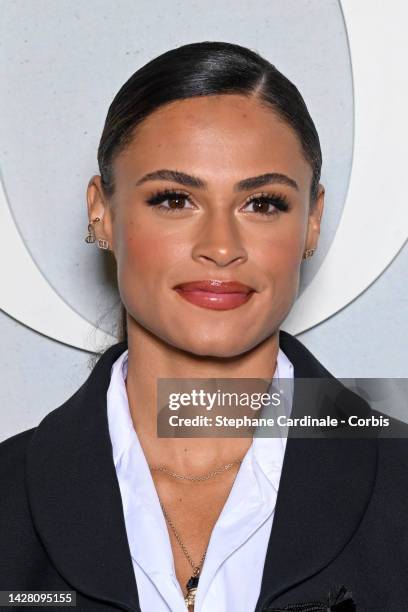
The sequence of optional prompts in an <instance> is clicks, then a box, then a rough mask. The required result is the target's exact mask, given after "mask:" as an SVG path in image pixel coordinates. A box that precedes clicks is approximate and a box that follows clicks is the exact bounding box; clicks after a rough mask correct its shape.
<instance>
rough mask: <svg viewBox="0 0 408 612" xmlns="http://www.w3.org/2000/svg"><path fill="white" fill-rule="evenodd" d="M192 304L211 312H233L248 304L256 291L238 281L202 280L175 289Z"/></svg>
mask: <svg viewBox="0 0 408 612" xmlns="http://www.w3.org/2000/svg"><path fill="white" fill-rule="evenodd" d="M174 290H175V291H176V292H177V293H178V295H179V296H180V297H182V298H183V299H185V300H187V301H188V302H190V303H191V304H195V305H196V306H200V307H201V308H209V309H211V310H232V309H233V308H238V307H239V306H242V305H243V304H246V303H247V302H248V301H249V300H250V299H251V297H252V296H253V294H254V293H255V289H253V288H252V287H249V286H248V285H243V284H242V283H239V282H237V281H220V280H200V281H193V282H190V283H181V284H180V285H177V286H176V287H174Z"/></svg>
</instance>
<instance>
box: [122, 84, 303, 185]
mask: <svg viewBox="0 0 408 612" xmlns="http://www.w3.org/2000/svg"><path fill="white" fill-rule="evenodd" d="M115 166H116V168H115V173H117V174H116V176H117V179H118V180H120V178H121V177H122V178H124V179H125V178H126V174H127V173H129V172H131V173H132V175H133V177H135V173H136V175H139V174H144V173H145V172H151V171H153V170H155V169H157V168H170V169H177V170H181V171H185V172H190V173H194V174H196V175H199V176H206V177H207V178H208V180H209V181H211V180H214V181H216V180H217V178H219V179H220V180H223V181H225V180H226V179H227V178H231V180H239V179H241V178H245V177H246V176H254V175H256V174H261V173H262V172H265V173H266V172H282V173H285V174H289V175H290V174H292V175H295V177H294V178H296V180H297V182H298V183H299V184H300V186H301V187H302V184H304V187H305V189H306V188H309V186H310V180H311V168H310V165H309V164H308V162H307V160H306V159H305V157H304V154H303V151H302V148H301V144H300V141H299V138H298V136H297V134H296V132H295V131H294V130H293V129H292V128H291V127H290V126H289V125H288V124H287V123H286V122H285V121H284V120H283V119H282V118H281V117H279V116H278V115H277V114H276V113H275V112H274V111H273V110H272V109H271V108H269V107H267V106H265V105H264V104H262V103H261V102H260V101H259V100H258V99H256V98H254V97H246V96H241V95H216V96H200V97H195V98H188V99H186V100H177V101H176V102H172V103H169V104H167V105H165V106H163V107H161V108H159V109H157V110H156V111H154V112H153V113H151V114H150V115H149V116H148V117H147V118H146V119H145V120H144V121H143V122H142V123H141V124H139V126H138V127H137V128H136V130H135V132H134V134H133V138H132V140H131V142H130V144H129V146H128V147H127V148H126V149H125V150H124V151H123V152H122V153H121V154H120V155H119V156H118V158H117V160H116V162H115Z"/></svg>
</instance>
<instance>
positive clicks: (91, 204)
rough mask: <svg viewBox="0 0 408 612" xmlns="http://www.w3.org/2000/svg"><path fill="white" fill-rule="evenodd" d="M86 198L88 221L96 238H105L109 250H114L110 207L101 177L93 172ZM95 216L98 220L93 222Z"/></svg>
mask: <svg viewBox="0 0 408 612" xmlns="http://www.w3.org/2000/svg"><path fill="white" fill-rule="evenodd" d="M86 199H87V203H88V218H89V223H92V227H93V228H94V231H95V237H96V240H98V239H99V238H103V239H104V240H107V241H108V242H109V250H110V251H114V244H113V215H112V209H111V206H110V204H109V201H108V199H107V198H106V196H105V194H104V191H103V188H102V182H101V177H100V176H99V175H98V174H95V175H94V176H93V177H92V178H91V179H90V181H89V183H88V188H87V191H86ZM97 217H99V219H100V221H97V222H94V219H96V218H97Z"/></svg>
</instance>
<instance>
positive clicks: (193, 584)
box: [149, 459, 242, 608]
mask: <svg viewBox="0 0 408 612" xmlns="http://www.w3.org/2000/svg"><path fill="white" fill-rule="evenodd" d="M241 463H242V459H237V460H236V461H231V463H227V464H226V465H223V466H221V467H220V468H218V469H216V470H213V471H212V472H210V473H209V474H205V475H203V476H188V475H187V476H186V475H184V474H177V473H176V472H173V471H171V470H169V469H168V468H166V467H165V466H164V465H159V466H149V467H150V469H151V470H152V471H159V472H164V473H165V474H168V475H169V476H172V477H173V478H176V479H178V480H190V481H203V480H210V478H213V477H214V476H217V474H221V473H222V472H226V471H227V470H230V469H231V468H232V467H233V466H234V465H240V464H241ZM160 506H161V509H162V511H163V515H164V517H165V519H166V521H167V523H168V525H169V527H170V529H171V530H172V532H173V533H174V537H175V538H176V540H177V542H178V544H179V546H180V548H181V550H182V551H183V553H184V556H185V557H186V559H187V561H188V562H189V564H190V565H191V568H192V570H193V573H192V575H191V576H190V578H189V579H188V581H187V583H186V589H187V594H186V596H185V598H184V601H185V604H186V606H187V608H189V607H190V606H193V608H194V602H195V596H196V592H197V588H198V581H199V578H200V572H201V568H202V566H203V563H204V560H205V556H206V554H207V549H208V546H207V548H206V549H205V551H204V554H203V556H202V557H201V560H200V563H199V564H198V565H196V564H195V563H194V561H193V559H192V558H191V555H190V553H189V552H188V550H187V548H186V545H185V544H184V542H183V540H182V539H181V537H180V534H179V533H178V531H177V529H176V528H175V526H174V523H173V521H172V520H171V519H170V517H169V515H168V514H167V511H166V509H165V507H164V505H163V503H162V502H160Z"/></svg>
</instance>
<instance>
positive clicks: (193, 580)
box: [160, 502, 208, 608]
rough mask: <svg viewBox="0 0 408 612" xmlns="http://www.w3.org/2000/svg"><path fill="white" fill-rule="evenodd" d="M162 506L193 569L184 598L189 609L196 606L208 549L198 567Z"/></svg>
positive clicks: (163, 508) (162, 507) (162, 506)
mask: <svg viewBox="0 0 408 612" xmlns="http://www.w3.org/2000/svg"><path fill="white" fill-rule="evenodd" d="M160 505H161V509H162V510H163V514H164V517H165V519H166V521H167V522H168V524H169V527H170V528H171V530H172V532H173V533H174V537H175V538H176V540H177V542H178V543H179V545H180V548H181V550H182V551H183V553H184V556H185V557H186V559H187V561H188V562H189V564H190V565H191V567H192V569H193V573H192V575H191V576H190V578H189V579H188V581H187V584H186V589H187V595H186V596H185V598H184V601H185V603H186V606H187V608H189V607H190V606H194V601H195V596H196V592H197V587H198V580H199V578H200V572H201V568H202V566H203V563H204V559H205V555H206V554H207V548H208V546H207V548H206V549H205V551H204V554H203V556H202V557H201V560H200V563H199V564H198V565H196V564H195V563H194V561H193V560H192V558H191V555H190V553H189V552H188V550H187V548H186V546H185V544H184V542H183V540H182V539H181V537H180V534H179V533H178V531H177V529H176V528H175V526H174V524H173V521H172V520H171V519H170V517H169V515H168V514H167V511H166V509H165V507H164V505H163V504H162V503H161V502H160Z"/></svg>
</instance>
